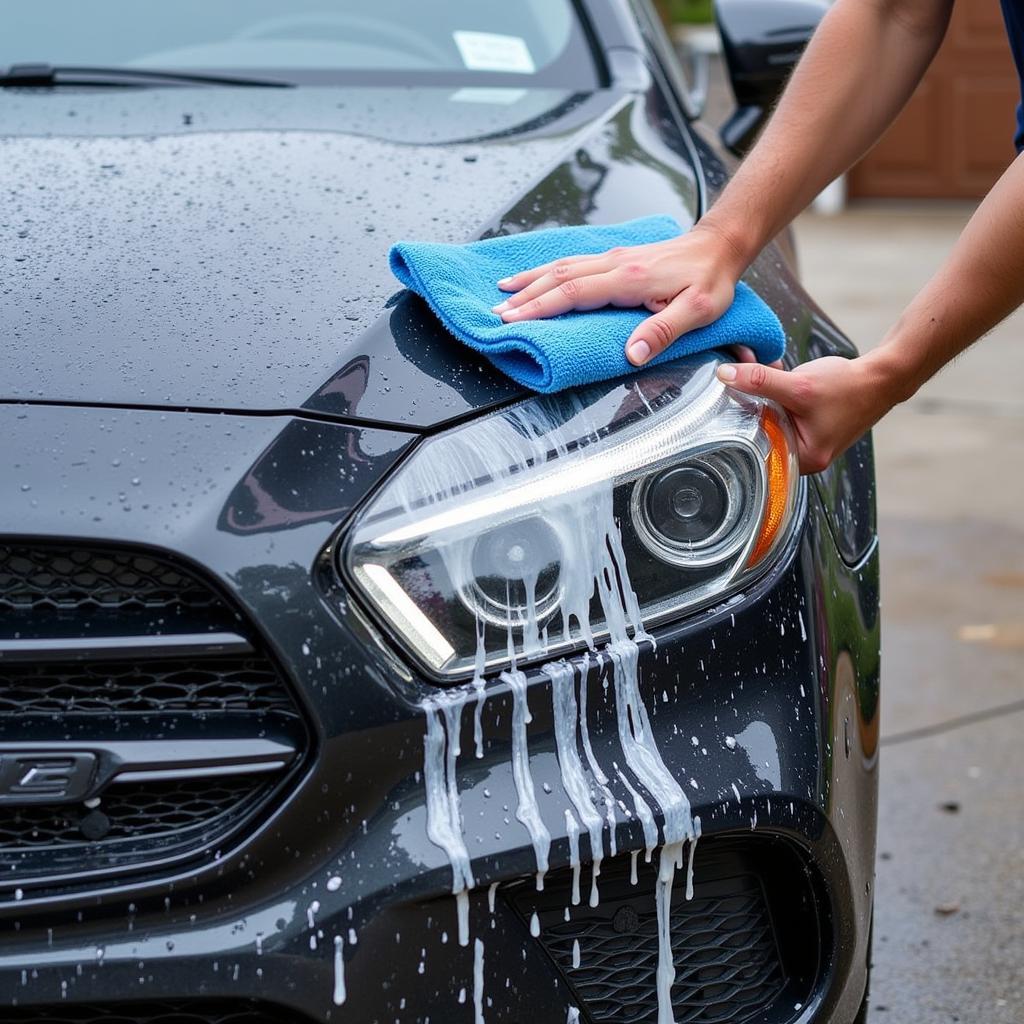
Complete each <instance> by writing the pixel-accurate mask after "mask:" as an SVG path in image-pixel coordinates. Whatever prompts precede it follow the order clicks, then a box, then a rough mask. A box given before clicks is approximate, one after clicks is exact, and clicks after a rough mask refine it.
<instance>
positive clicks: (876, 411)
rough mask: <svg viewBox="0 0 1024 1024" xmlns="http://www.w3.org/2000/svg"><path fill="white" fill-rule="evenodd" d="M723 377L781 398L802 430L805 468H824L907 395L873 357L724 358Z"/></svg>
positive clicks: (766, 395) (748, 390) (753, 391)
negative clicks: (782, 365)
mask: <svg viewBox="0 0 1024 1024" xmlns="http://www.w3.org/2000/svg"><path fill="white" fill-rule="evenodd" d="M718 377H719V380H721V381H723V382H724V383H725V384H728V385H729V387H732V388H735V389H736V390H737V391H743V392H745V393H746V394H751V395H761V396H763V397H764V398H770V399H773V400H774V401H776V402H778V403H779V405H781V406H782V407H783V408H784V409H785V410H786V411H787V412H788V413H789V416H790V419H791V420H792V422H793V428H794V430H795V431H796V435H797V448H798V451H799V458H800V472H801V473H818V472H820V471H821V470H823V469H825V468H826V467H827V466H829V465H830V464H831V463H832V461H833V460H834V459H836V458H838V457H839V456H840V455H842V453H843V452H845V451H846V449H847V448H849V447H850V445H852V444H853V443H854V442H855V441H857V440H858V439H859V438H860V437H861V436H862V435H863V434H865V433H866V432H867V431H868V430H870V429H871V428H872V427H873V426H874V425H875V424H876V423H877V422H878V421H879V420H880V419H881V418H882V417H883V416H884V415H885V414H886V413H887V412H888V411H889V410H890V409H891V408H892V407H893V406H894V405H896V403H897V402H898V401H899V400H900V398H901V397H902V396H901V395H900V394H899V391H898V389H897V388H896V387H895V386H894V381H893V380H892V379H891V377H889V376H888V375H887V374H885V373H884V372H882V371H881V369H880V368H879V367H878V366H877V365H876V363H875V361H874V360H873V359H872V358H871V356H870V355H868V356H861V357H860V358H858V359H843V358H841V357H840V356H823V357H822V358H820V359H812V360H811V361H810V362H809V363H803V364H802V365H800V366H798V367H796V368H795V369H793V370H781V369H777V368H775V367H772V366H762V365H760V364H759V363H754V362H742V363H723V364H722V365H721V366H719V368H718Z"/></svg>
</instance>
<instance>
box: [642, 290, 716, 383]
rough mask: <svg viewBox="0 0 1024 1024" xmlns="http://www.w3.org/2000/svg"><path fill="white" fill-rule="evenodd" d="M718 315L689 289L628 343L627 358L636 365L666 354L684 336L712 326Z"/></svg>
mask: <svg viewBox="0 0 1024 1024" xmlns="http://www.w3.org/2000/svg"><path fill="white" fill-rule="evenodd" d="M717 316H718V312H717V310H716V309H714V308H712V305H711V304H710V303H709V302H708V301H707V299H706V297H705V296H704V295H703V294H700V295H698V293H696V292H692V291H691V290H690V289H687V290H686V291H684V292H681V293H680V294H679V295H677V296H676V297H675V298H674V299H673V300H672V301H671V302H670V303H669V304H668V305H667V306H666V307H665V308H664V309H663V310H662V311H661V312H660V313H655V314H654V315H653V316H649V317H648V318H647V319H646V320H645V321H644V322H643V323H642V324H640V326H639V327H638V328H637V329H636V330H635V331H634V332H633V333H632V334H631V335H630V337H629V340H628V341H627V342H626V358H627V359H628V360H629V361H630V362H631V363H632V364H633V365H634V366H643V365H644V363H646V362H648V360H651V359H653V358H654V357H655V356H656V355H659V354H660V353H662V352H664V351H665V349H667V348H668V347H669V345H671V344H672V342H673V341H675V340H676V338H678V337H679V336H680V335H681V334H685V333H686V332H687V331H693V330H696V329H697V328H698V327H704V326H705V325H707V324H709V323H711V322H712V321H713V320H715V319H716V318H717Z"/></svg>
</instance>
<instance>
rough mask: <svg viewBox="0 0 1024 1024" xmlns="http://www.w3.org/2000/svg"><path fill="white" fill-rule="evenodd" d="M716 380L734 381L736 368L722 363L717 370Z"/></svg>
mask: <svg viewBox="0 0 1024 1024" xmlns="http://www.w3.org/2000/svg"><path fill="white" fill-rule="evenodd" d="M718 379H719V380H724V381H730V380H735V379H736V367H735V366H733V365H732V363H723V364H722V365H721V366H720V367H719V368H718Z"/></svg>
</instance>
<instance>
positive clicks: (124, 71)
mask: <svg viewBox="0 0 1024 1024" xmlns="http://www.w3.org/2000/svg"><path fill="white" fill-rule="evenodd" d="M161 81H162V82H169V83H173V82H178V83H182V84H189V85H245V86H255V87H257V88H264V89H288V88H291V87H292V84H293V83H291V82H281V81H275V80H273V79H267V78H247V77H245V76H244V75H210V74H203V73H192V72H189V71H159V70H156V69H155V68H128V67H110V68H97V67H83V66H80V65H77V64H75V65H70V64H68V65H61V66H59V67H55V66H54V65H52V64H12V65H11V66H10V67H9V68H8V69H7V70H6V71H4V72H3V73H0V86H3V87H5V88H8V87H25V88H38V87H46V86H54V85H131V84H133V83H139V84H148V83H150V82H153V83H156V82H161Z"/></svg>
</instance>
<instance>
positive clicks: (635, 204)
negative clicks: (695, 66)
mask: <svg viewBox="0 0 1024 1024" xmlns="http://www.w3.org/2000/svg"><path fill="white" fill-rule="evenodd" d="M0 104H2V106H3V109H4V119H3V120H4V126H5V127H4V129H3V134H2V135H0V193H2V194H3V196H4V216H3V223H2V224H0V231H2V233H3V237H4V245H3V246H2V248H0V265H2V274H0V278H2V283H0V324H2V329H3V334H4V346H5V350H6V351H5V358H4V360H3V364H2V367H0V399H4V400H22V401H47V402H76V403H85V404H111V405H127V406H146V407H169V408H192V409H204V408H206V409H225V410H236V411H240V412H257V411H258V412H266V411H275V410H286V409H306V410H308V411H311V412H319V413H325V414H334V415H339V416H344V417H347V418H349V419H355V420H367V421H374V422H390V423H396V424H400V425H405V426H410V427H416V428H419V427H430V426H434V425H436V424H438V423H440V422H444V421H445V420H448V419H451V418H453V417H456V416H460V415H464V414H465V413H467V412H471V411H474V410H476V409H480V408H483V407H485V406H487V405H491V404H494V403H496V402H502V401H506V400H508V399H509V398H512V397H514V396H515V395H517V394H518V389H517V387H516V386H515V385H513V384H512V383H511V382H509V381H507V380H506V379H505V378H504V377H502V376H501V375H499V374H497V373H496V372H495V371H493V370H492V369H491V368H490V366H489V365H488V364H486V363H484V362H483V361H482V360H480V359H478V358H476V357H473V356H471V355H469V354H468V353H466V352H465V350H463V349H462V348H461V346H456V345H455V344H454V343H453V342H452V340H451V339H450V338H449V337H448V336H447V335H446V334H445V332H444V331H443V329H441V328H440V326H439V325H438V324H437V322H436V321H435V320H434V318H433V317H432V316H431V315H430V313H429V311H428V310H426V308H425V307H424V305H423V304H422V303H421V302H420V301H419V300H418V299H416V298H415V297H413V296H410V295H409V294H408V293H402V292H401V290H400V288H399V286H398V283H397V282H396V281H395V279H394V278H393V277H392V276H391V274H390V272H389V269H388V264H387V251H388V247H389V245H390V243H391V242H392V241H394V240H395V239H398V238H429V239H434V240H441V241H452V242H457V241H466V240H469V239H472V238H477V237H480V235H481V234H485V233H487V232H488V231H514V230H522V229H524V228H534V227H543V226H553V225H558V224H565V223H581V222H584V221H594V222H601V221H613V220H619V219H624V218H625V217H630V216H636V215H639V214H642V213H647V212H650V211H651V210H652V209H660V210H662V211H664V210H668V211H670V212H674V213H675V215H676V216H677V218H678V219H679V220H680V221H681V222H682V223H683V224H684V225H687V224H688V223H690V222H692V219H693V214H694V204H695V195H696V191H695V187H694V184H693V176H692V171H690V169H689V167H688V166H687V165H686V163H685V161H682V160H680V157H679V156H678V154H676V153H671V152H669V151H668V150H667V149H665V146H664V143H663V142H662V141H661V137H660V134H659V132H658V131H657V130H656V129H655V128H654V127H652V125H651V124H650V118H649V115H648V113H647V112H646V111H645V106H644V103H643V102H642V100H641V99H640V98H638V97H630V96H626V95H622V94H616V93H615V92H612V91H601V92H597V93H592V94H586V95H580V94H569V93H565V92H560V91H554V90H525V89H451V88H445V89H416V90H410V89H382V88H351V87H348V88H300V89H294V90H282V91H280V92H277V91H274V92H271V91H270V90H245V89H166V90H159V89H158V90H140V91H122V90H117V91H111V90H107V91H100V90H93V91H76V92H67V91H58V90H54V91H46V90H35V91H29V90H26V91H21V92H17V91H9V92H7V93H5V94H4V95H3V96H2V97H0ZM659 150H664V151H663V152H659Z"/></svg>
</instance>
